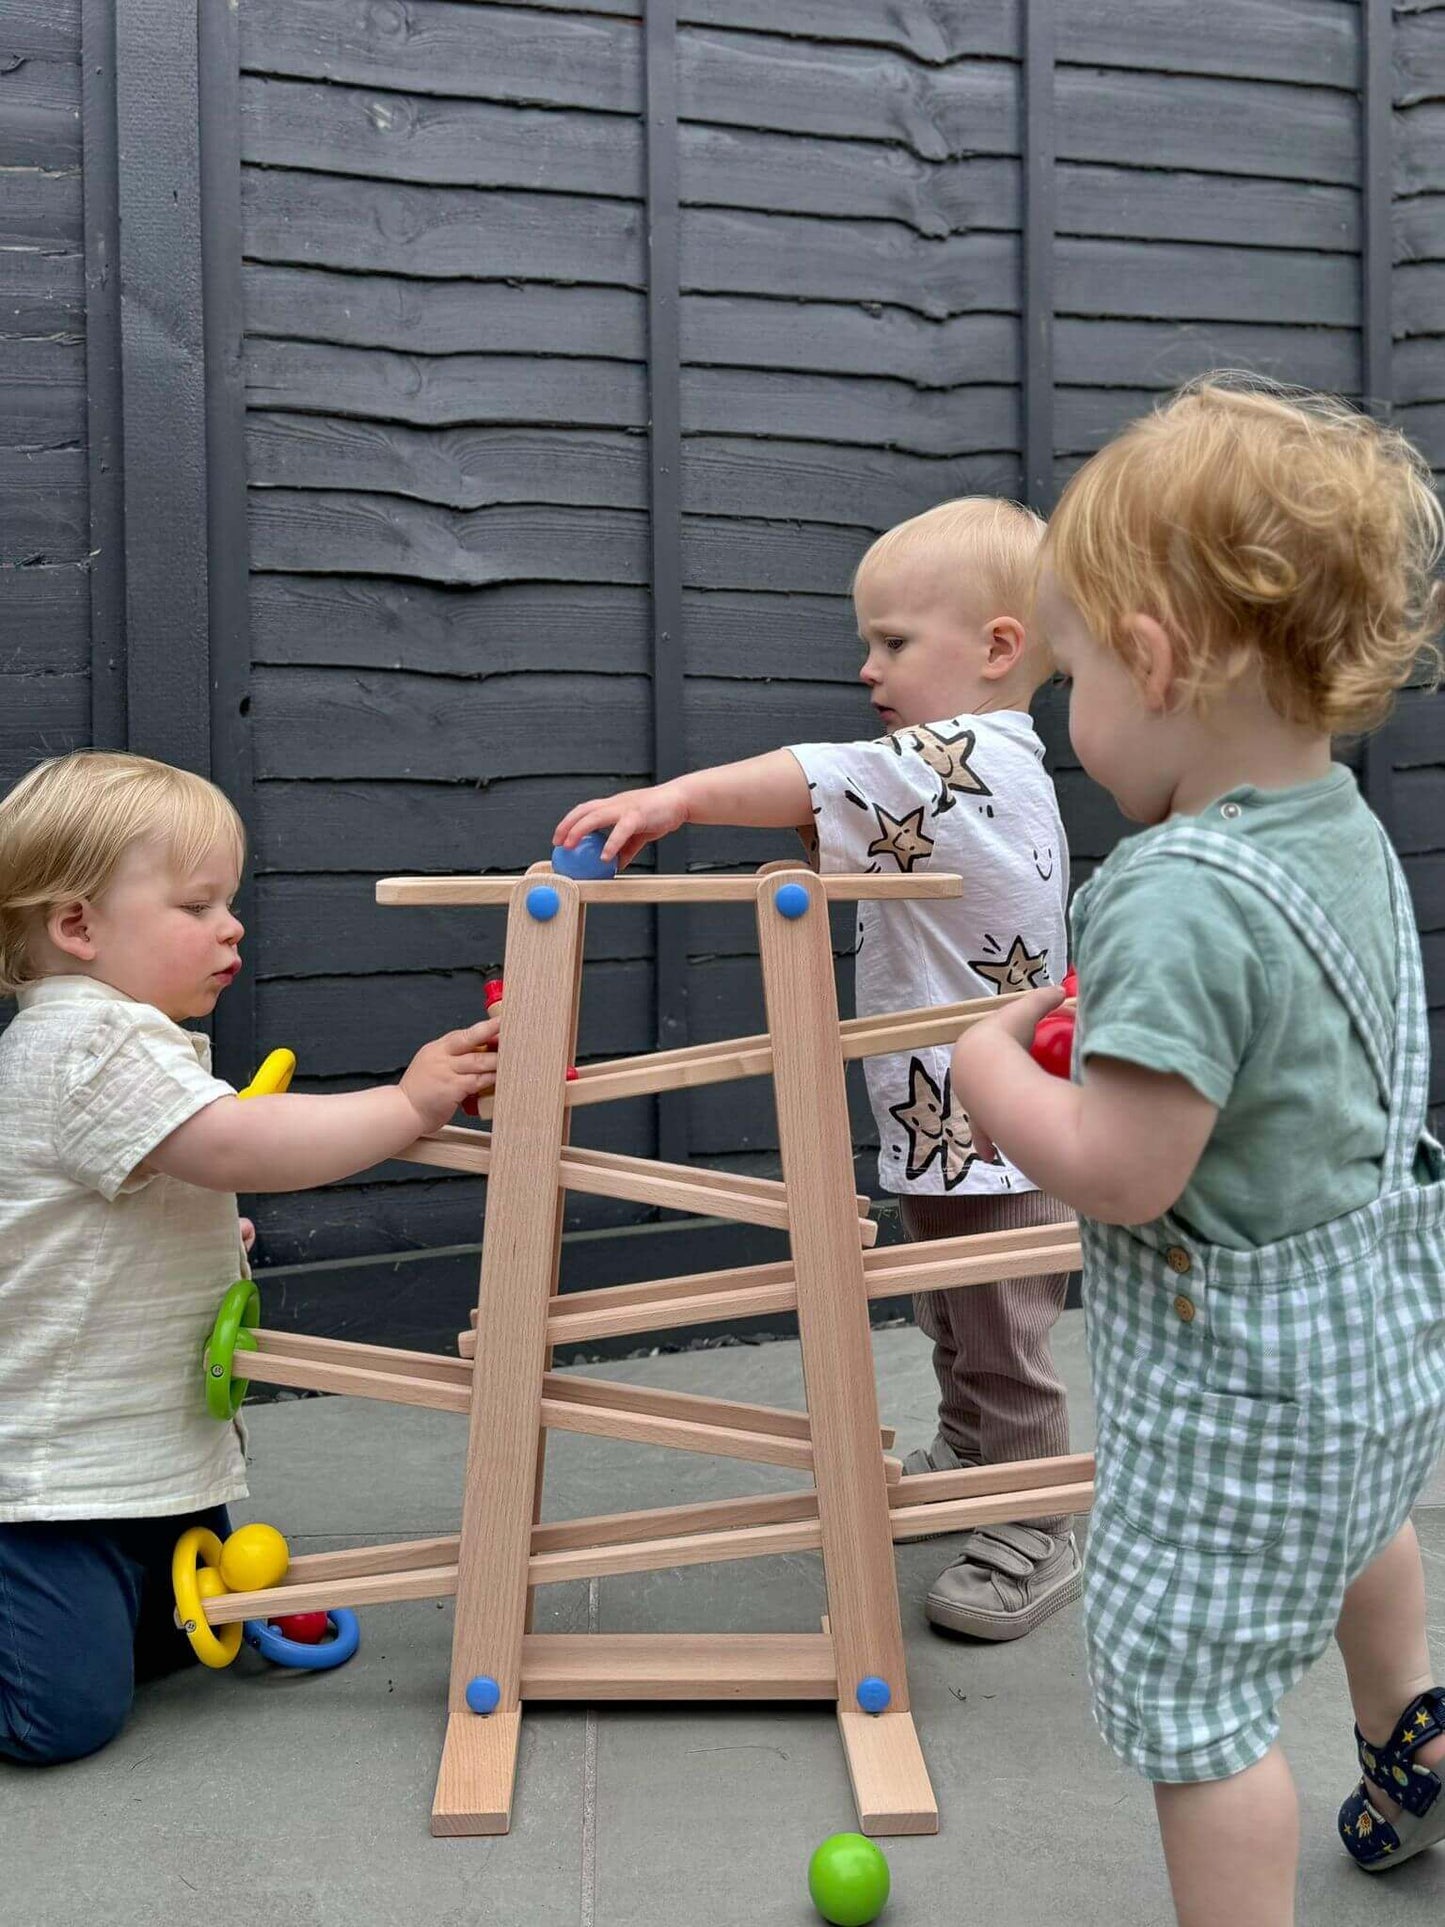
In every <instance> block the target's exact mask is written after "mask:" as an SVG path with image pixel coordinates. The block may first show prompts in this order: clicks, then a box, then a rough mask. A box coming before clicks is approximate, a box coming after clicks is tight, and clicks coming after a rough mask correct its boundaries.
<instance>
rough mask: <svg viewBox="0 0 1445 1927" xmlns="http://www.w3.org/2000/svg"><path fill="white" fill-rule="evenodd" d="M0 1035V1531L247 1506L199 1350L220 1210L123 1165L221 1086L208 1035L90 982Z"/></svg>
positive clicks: (239, 1269)
mask: <svg viewBox="0 0 1445 1927" xmlns="http://www.w3.org/2000/svg"><path fill="white" fill-rule="evenodd" d="M19 1003H20V1012H19V1015H18V1016H17V1017H16V1019H15V1021H14V1022H13V1023H12V1024H11V1025H10V1028H9V1029H8V1030H7V1031H6V1032H5V1034H4V1036H3V1037H0V1522H8V1521H13V1520H20V1519H118V1518H140V1517H158V1516H163V1515H170V1514H174V1513H182V1512H192V1511H197V1510H199V1509H200V1508H202V1507H204V1506H212V1505H219V1504H223V1503H224V1502H226V1501H228V1500H231V1499H239V1498H242V1497H244V1496H245V1491H246V1481H245V1461H244V1454H243V1452H242V1447H241V1437H240V1433H239V1429H238V1427H237V1426H235V1425H220V1424H217V1423H216V1421H215V1420H214V1419H212V1418H210V1417H209V1416H208V1415H207V1412H206V1403H205V1393H204V1388H203V1384H202V1379H201V1350H202V1346H203V1345H204V1343H205V1340H206V1337H207V1334H208V1333H209V1331H210V1327H211V1323H212V1321H213V1319H214V1318H215V1315H216V1309H217V1307H218V1305H219V1304H220V1301H221V1298H222V1295H223V1294H224V1292H225V1291H226V1289H227V1287H228V1286H229V1285H231V1284H232V1283H233V1282H234V1281H235V1280H236V1278H237V1277H239V1276H242V1275H244V1273H245V1271H246V1262H245V1256H244V1254H243V1252H242V1250H241V1245H240V1236H239V1230H238V1220H237V1215H236V1200H235V1198H234V1197H231V1196H227V1195H225V1194H223V1193H221V1192H217V1191H202V1190H200V1189H199V1188H198V1187H197V1186H195V1185H192V1184H182V1183H180V1182H179V1181H178V1180H177V1179H174V1178H167V1177H161V1176H146V1175H144V1174H140V1175H137V1172H136V1167H137V1166H138V1165H139V1164H140V1163H141V1162H142V1161H143V1160H144V1159H145V1158H146V1157H147V1156H148V1155H149V1153H150V1152H151V1151H153V1150H154V1149H155V1147H156V1146H157V1145H158V1144H159V1143H160V1142H161V1140H162V1139H163V1138H166V1137H168V1136H169V1135H170V1133H171V1132H172V1131H174V1130H175V1129H176V1128H177V1127H178V1126H179V1125H181V1124H184V1123H185V1121H186V1119H187V1118H189V1117H194V1116H195V1115H196V1113H197V1112H198V1111H202V1110H204V1109H205V1107H206V1106H207V1105H208V1104H213V1103H214V1102H215V1101H216V1099H217V1098H221V1097H231V1096H233V1095H234V1092H233V1090H232V1088H231V1086H230V1085H229V1084H226V1083H223V1082H222V1081H221V1080H220V1079H219V1078H216V1077H213V1076H212V1075H211V1069H210V1063H211V1048H210V1044H209V1042H208V1041H207V1040H206V1039H205V1038H204V1037H201V1036H198V1035H196V1034H195V1033H194V1032H191V1031H187V1030H182V1029H181V1028H180V1026H179V1025H178V1024H173V1023H172V1022H171V1020H170V1019H169V1018H168V1017H165V1016H163V1015H162V1014H161V1012H160V1011H158V1010H156V1009H154V1008H153V1007H152V1006H151V1005H149V1004H140V1003H136V1002H135V1001H134V1000H133V999H132V998H130V997H127V996H126V995H125V994H124V992H123V991H119V990H115V989H113V988H112V987H111V986H110V985H109V984H103V983H97V982H95V981H94V980H93V979H92V978H88V977H49V978H46V979H45V980H44V981H43V982H41V983H38V984H35V985H32V986H31V987H30V988H28V989H26V990H23V991H22V992H21V993H20V998H19Z"/></svg>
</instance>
